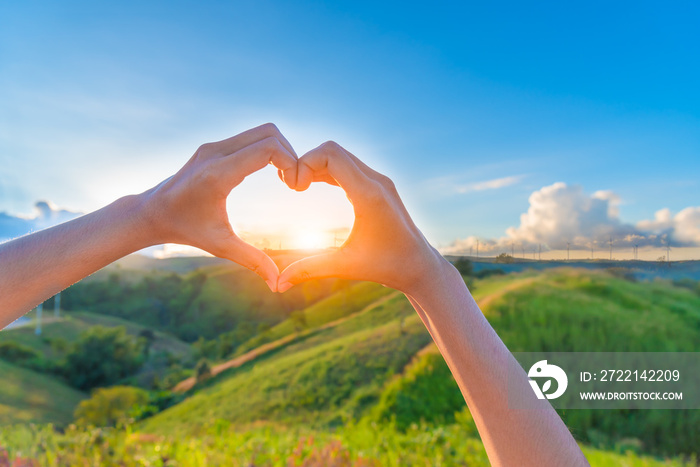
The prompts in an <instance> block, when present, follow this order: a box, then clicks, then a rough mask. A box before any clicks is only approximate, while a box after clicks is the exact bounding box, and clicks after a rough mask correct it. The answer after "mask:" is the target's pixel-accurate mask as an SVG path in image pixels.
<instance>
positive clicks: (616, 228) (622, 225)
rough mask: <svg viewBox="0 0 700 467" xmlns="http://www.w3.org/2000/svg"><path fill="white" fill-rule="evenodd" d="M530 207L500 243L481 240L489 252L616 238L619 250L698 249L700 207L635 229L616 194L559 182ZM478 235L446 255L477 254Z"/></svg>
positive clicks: (600, 243) (592, 244)
mask: <svg viewBox="0 0 700 467" xmlns="http://www.w3.org/2000/svg"><path fill="white" fill-rule="evenodd" d="M529 202H530V207H529V208H528V210H527V212H526V213H523V214H522V215H521V216H520V225H519V226H518V227H510V228H508V229H507V230H506V235H505V236H504V237H501V238H498V239H478V242H479V250H480V251H482V252H485V253H489V252H494V251H510V249H511V247H512V245H513V244H514V245H515V248H516V250H518V251H520V249H521V248H525V249H526V251H532V249H533V248H534V247H536V246H538V245H540V244H541V245H542V247H543V249H544V248H546V249H552V250H563V249H566V248H567V244H570V246H571V248H572V249H587V248H600V247H605V246H607V244H608V241H609V239H610V238H611V237H612V238H613V241H614V244H615V245H616V246H618V247H631V246H632V245H638V246H640V247H645V246H655V247H659V246H662V245H664V244H665V242H666V241H667V239H668V240H670V241H671V244H672V245H675V246H697V245H700V207H688V208H686V209H683V210H682V211H680V212H679V213H678V214H676V215H675V216H674V215H672V213H671V212H670V210H668V209H663V210H661V211H658V212H657V213H656V215H655V218H654V220H646V221H642V222H639V223H637V224H636V225H633V224H630V223H626V222H623V221H622V220H621V219H620V217H619V205H620V198H619V196H617V195H616V194H615V193H614V192H612V191H597V192H595V193H593V194H591V195H589V194H587V193H586V192H584V190H583V188H582V187H580V186H578V185H567V184H565V183H561V182H559V183H555V184H553V185H549V186H545V187H543V188H541V189H539V190H537V191H535V192H534V193H532V194H531V195H530V198H529ZM476 243H477V238H476V237H468V238H465V239H461V240H457V241H455V242H454V243H453V244H452V245H450V246H449V247H448V248H446V249H445V251H446V252H450V253H464V252H467V251H469V249H470V248H471V249H472V251H473V252H475V251H476V250H475V248H476Z"/></svg>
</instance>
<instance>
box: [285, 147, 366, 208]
mask: <svg viewBox="0 0 700 467" xmlns="http://www.w3.org/2000/svg"><path fill="white" fill-rule="evenodd" d="M314 174H320V175H323V174H327V175H328V176H330V177H332V178H333V179H334V180H335V181H336V182H337V184H338V185H339V186H341V187H342V188H343V189H344V190H345V192H346V193H347V194H348V197H349V198H351V199H352V198H353V197H355V196H357V195H359V194H361V193H362V192H363V191H365V190H366V189H367V188H368V185H369V183H370V182H371V180H370V179H369V178H368V177H367V176H366V175H365V174H364V172H362V171H361V170H360V169H359V167H358V166H357V165H356V164H355V163H354V162H353V160H352V159H351V158H350V157H349V156H348V154H347V153H346V152H345V151H343V149H342V148H341V147H340V145H338V144H337V143H334V142H332V141H329V142H326V143H323V144H322V145H320V146H319V147H317V148H316V149H312V150H311V151H309V152H307V153H306V154H304V155H303V156H302V157H301V158H299V162H298V171H297V183H296V190H297V191H303V190H306V189H307V188H308V187H309V185H310V184H311V182H313V180H314Z"/></svg>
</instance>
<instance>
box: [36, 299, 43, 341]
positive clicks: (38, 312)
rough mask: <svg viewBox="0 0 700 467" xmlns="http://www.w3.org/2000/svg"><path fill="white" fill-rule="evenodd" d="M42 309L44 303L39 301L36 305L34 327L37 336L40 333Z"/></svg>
mask: <svg viewBox="0 0 700 467" xmlns="http://www.w3.org/2000/svg"><path fill="white" fill-rule="evenodd" d="M43 311H44V304H43V303H39V304H38V305H37V306H36V329H34V334H36V335H37V336H40V335H41V315H42V312H43Z"/></svg>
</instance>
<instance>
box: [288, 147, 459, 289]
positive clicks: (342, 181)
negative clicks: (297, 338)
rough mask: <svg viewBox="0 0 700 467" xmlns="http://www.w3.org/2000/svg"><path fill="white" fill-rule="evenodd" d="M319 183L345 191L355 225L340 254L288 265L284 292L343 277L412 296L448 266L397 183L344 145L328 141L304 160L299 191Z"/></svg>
mask: <svg viewBox="0 0 700 467" xmlns="http://www.w3.org/2000/svg"><path fill="white" fill-rule="evenodd" d="M317 181H323V182H326V183H330V184H332V185H337V186H340V187H341V188H342V189H343V190H344V191H345V193H346V194H347V197H348V199H349V200H350V203H351V204H352V206H353V210H354V212H355V223H354V225H353V228H352V230H351V232H350V235H349V237H348V239H347V240H346V241H345V243H343V245H342V246H341V247H340V248H339V249H338V250H336V251H333V252H328V253H324V254H320V255H316V256H311V257H308V258H303V259H301V260H299V261H296V262H295V263H292V264H291V265H289V266H288V267H287V268H286V269H285V270H284V271H283V272H282V273H281V274H280V277H279V282H278V291H279V292H284V291H285V290H287V289H289V288H290V287H292V286H294V285H296V284H299V283H300V282H303V281H305V280H309V279H316V278H324V277H338V278H343V279H353V280H367V281H373V282H378V283H381V284H384V285H386V286H388V287H391V288H394V289H397V290H400V291H402V292H404V293H407V294H411V293H413V292H414V291H416V290H417V289H419V288H420V287H421V286H422V285H423V284H424V283H425V280H426V278H428V277H434V275H435V274H439V273H440V272H441V271H442V270H443V268H444V267H445V265H447V264H448V263H447V261H445V260H444V259H443V258H442V257H441V256H440V254H439V253H438V252H437V251H436V250H435V249H434V248H433V247H432V246H430V244H429V243H428V242H427V240H426V239H425V238H424V237H423V234H422V233H421V232H420V231H419V230H418V228H417V227H416V225H415V224H414V223H413V220H411V217H410V216H409V214H408V211H406V208H405V207H404V205H403V203H402V202H401V198H399V194H398V192H397V191H396V188H395V186H394V183H393V182H392V181H391V180H390V179H389V178H388V177H386V176H384V175H382V174H380V173H378V172H376V171H375V170H373V169H371V168H369V167H368V166H367V165H366V164H364V163H363V162H362V161H360V160H359V159H358V158H357V157H355V156H354V155H352V154H351V153H349V152H348V151H347V150H345V149H344V148H342V147H341V146H340V145H339V144H337V143H335V142H331V141H329V142H326V143H324V144H322V145H321V146H319V147H318V148H316V149H313V150H311V151H309V152H308V153H306V154H305V155H303V156H302V157H301V158H299V161H298V163H297V183H296V190H297V191H303V190H306V189H307V188H308V187H309V185H310V184H311V183H312V182H317Z"/></svg>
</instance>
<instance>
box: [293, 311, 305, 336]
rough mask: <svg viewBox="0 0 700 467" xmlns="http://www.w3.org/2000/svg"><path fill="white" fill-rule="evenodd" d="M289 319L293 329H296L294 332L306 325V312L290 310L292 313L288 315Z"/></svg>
mask: <svg viewBox="0 0 700 467" xmlns="http://www.w3.org/2000/svg"><path fill="white" fill-rule="evenodd" d="M289 320H290V321H291V322H292V324H293V325H294V329H295V330H296V332H299V331H301V330H302V329H304V328H306V326H307V324H306V313H304V310H295V311H292V313H291V314H290V315H289Z"/></svg>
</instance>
